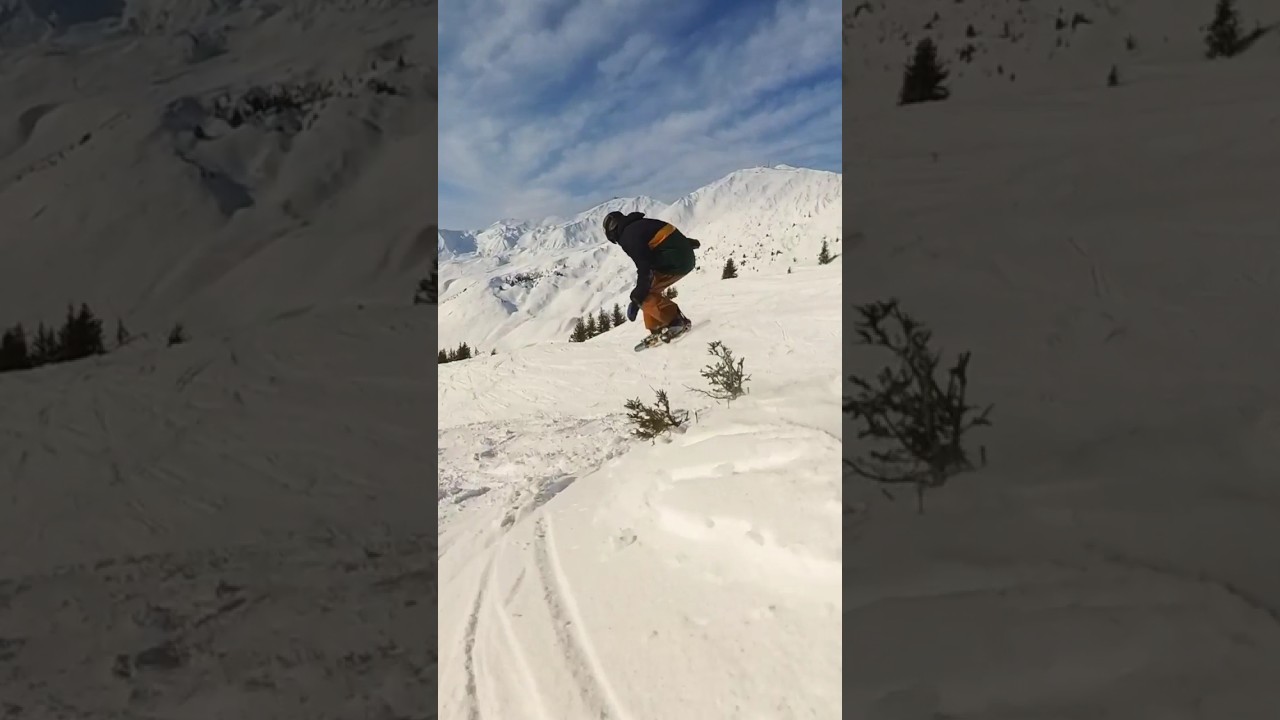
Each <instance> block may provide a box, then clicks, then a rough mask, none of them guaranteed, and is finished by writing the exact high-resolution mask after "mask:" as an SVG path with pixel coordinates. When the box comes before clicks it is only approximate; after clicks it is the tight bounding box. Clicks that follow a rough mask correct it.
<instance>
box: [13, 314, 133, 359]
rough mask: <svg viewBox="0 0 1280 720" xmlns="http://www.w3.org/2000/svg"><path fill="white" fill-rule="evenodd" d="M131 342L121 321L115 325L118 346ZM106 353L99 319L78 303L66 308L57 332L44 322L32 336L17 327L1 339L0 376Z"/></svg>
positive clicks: (24, 329) (22, 328)
mask: <svg viewBox="0 0 1280 720" xmlns="http://www.w3.org/2000/svg"><path fill="white" fill-rule="evenodd" d="M129 340H130V335H129V331H128V330H126V329H125V327H124V322H123V321H119V320H118V321H117V322H116V342H117V346H123V345H125V344H127V343H128V342H129ZM106 352H107V347H106V341H105V340H104V333H103V327H102V320H101V319H99V318H98V317H97V316H96V315H95V314H94V313H93V311H92V310H90V309H89V306H88V305H86V304H84V303H81V305H80V308H79V309H78V310H77V309H75V308H74V307H70V306H68V307H67V314H66V317H65V318H64V319H63V321H62V326H61V327H59V328H58V329H57V330H56V331H55V330H54V329H53V328H52V327H50V326H48V325H45V324H44V323H43V322H42V323H39V324H38V325H37V326H36V329H35V332H33V333H28V331H27V328H26V327H25V326H24V325H23V324H22V323H18V324H16V325H14V326H12V327H10V328H9V329H8V330H5V331H4V333H3V335H2V336H0V372H12V371H16V370H30V369H33V368H38V367H41V366H44V365H54V364H58V363H66V362H74V361H76V360H81V359H83V358H87V357H92V356H94V355H103V354H105V353H106Z"/></svg>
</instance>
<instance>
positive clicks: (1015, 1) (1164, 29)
mask: <svg viewBox="0 0 1280 720" xmlns="http://www.w3.org/2000/svg"><path fill="white" fill-rule="evenodd" d="M1215 4H1216V0H1058V1H1057V2H1052V3H1043V2H1025V1H1022V0H963V2H958V1H957V0H913V1H912V2H893V1H892V0H865V1H864V0H856V1H851V2H846V3H845V4H844V7H845V21H844V22H845V63H844V68H845V73H846V75H845V80H846V86H845V87H846V89H847V90H848V91H847V92H846V93H845V108H846V112H850V113H854V114H862V113H871V114H873V115H878V114H879V113H880V112H882V111H883V110H884V109H886V108H889V107H892V106H893V105H894V103H895V102H896V101H897V92H898V88H899V86H900V84H901V82H902V70H903V67H904V66H905V65H906V64H907V63H908V62H909V61H910V59H911V56H912V53H913V50H914V48H915V44H916V42H918V41H919V40H920V39H922V38H924V37H929V38H932V39H933V40H934V42H935V43H936V44H937V45H938V48H939V55H940V57H941V59H943V60H945V61H946V62H947V63H948V65H949V66H950V69H951V77H950V80H949V84H950V86H951V89H952V92H953V101H956V100H960V101H969V100H975V101H991V102H1010V101H1013V100H1012V99H1013V98H1017V97H1026V96H1027V95H1029V94H1034V93H1052V92H1058V91H1063V90H1071V89H1094V88H1100V87H1103V86H1104V85H1105V82H1106V77H1107V73H1108V71H1109V69H1110V68H1111V66H1113V65H1115V66H1117V68H1118V70H1119V72H1120V74H1121V77H1123V78H1138V77H1143V76H1147V75H1152V74H1155V75H1161V74H1166V73H1168V72H1170V71H1171V70H1172V69H1173V68H1177V67H1179V66H1188V65H1196V64H1199V63H1201V62H1203V60H1204V40H1203V37H1204V31H1203V27H1204V26H1205V25H1206V24H1208V23H1209V21H1210V20H1212V19H1213V13H1214V5H1215ZM1235 4H1236V6H1237V7H1238V8H1239V10H1240V13H1241V20H1242V23H1241V25H1242V26H1241V30H1242V31H1243V32H1245V33H1250V32H1252V31H1254V30H1255V28H1259V27H1260V28H1262V29H1264V30H1265V29H1266V28H1268V27H1272V25H1273V24H1274V23H1280V5H1277V4H1276V3H1275V1H1274V0H1237V2H1236V3H1235ZM971 29H972V30H971ZM1244 57H1245V58H1253V59H1257V60H1259V61H1261V62H1268V63H1274V62H1276V60H1277V59H1280V36H1278V34H1277V33H1276V32H1270V33H1267V34H1265V35H1264V36H1263V37H1262V38H1260V39H1259V41H1258V42H1257V44H1256V46H1255V47H1254V48H1253V49H1252V50H1250V52H1249V53H1248V54H1247V55H1245V56H1244ZM881 121H882V122H883V121H884V120H883V119H882V120H881ZM858 137H859V136H857V135H851V136H850V138H851V139H854V140H857V139H858Z"/></svg>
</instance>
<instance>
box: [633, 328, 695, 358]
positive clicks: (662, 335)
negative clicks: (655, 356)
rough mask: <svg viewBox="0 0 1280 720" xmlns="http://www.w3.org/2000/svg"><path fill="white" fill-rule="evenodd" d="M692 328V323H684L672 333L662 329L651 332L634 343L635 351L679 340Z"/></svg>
mask: <svg viewBox="0 0 1280 720" xmlns="http://www.w3.org/2000/svg"><path fill="white" fill-rule="evenodd" d="M692 329H693V325H692V324H689V325H686V326H685V328H684V329H683V330H680V331H678V332H676V333H674V334H673V333H669V332H667V331H665V330H664V331H661V332H656V333H653V334H652V335H648V336H646V337H645V339H643V340H641V341H640V342H638V343H636V352H640V351H641V350H648V349H649V348H655V347H658V346H659V345H670V344H671V343H673V342H675V341H677V340H679V339H680V338H682V337H684V336H685V335H688V334H689V331H690V330H692Z"/></svg>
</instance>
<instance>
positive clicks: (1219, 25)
mask: <svg viewBox="0 0 1280 720" xmlns="http://www.w3.org/2000/svg"><path fill="white" fill-rule="evenodd" d="M1204 42H1205V46H1206V47H1205V55H1206V56H1207V57H1208V58H1209V59H1214V58H1229V57H1232V56H1234V55H1235V54H1236V53H1237V52H1239V51H1240V13H1239V12H1238V11H1237V10H1236V3H1235V0H1218V3H1217V5H1216V6H1215V7H1214V13H1213V22H1211V23H1209V25H1208V26H1207V27H1206V28H1205V37H1204Z"/></svg>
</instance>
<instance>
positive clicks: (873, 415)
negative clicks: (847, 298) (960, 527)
mask: <svg viewBox="0 0 1280 720" xmlns="http://www.w3.org/2000/svg"><path fill="white" fill-rule="evenodd" d="M857 310H858V314H859V315H860V316H861V317H860V319H859V321H858V323H857V324H856V326H855V327H856V331H857V334H858V338H859V341H860V342H859V344H861V345H869V346H873V347H879V348H883V349H886V350H888V351H890V352H891V353H892V354H893V355H894V357H895V359H896V364H895V366H892V367H884V368H882V369H881V370H880V372H879V373H878V374H877V375H876V377H875V380H874V382H873V381H871V380H867V379H864V378H861V377H857V376H850V378H849V380H850V382H852V383H853V385H854V386H855V387H856V388H857V392H856V393H855V394H854V395H853V396H852V397H846V398H845V402H844V411H845V412H846V413H847V414H850V415H852V416H853V418H854V419H855V420H858V421H861V423H862V424H863V425H864V427H863V428H861V429H860V430H859V431H858V439H859V440H864V439H871V440H873V441H876V442H877V443H886V444H887V445H888V449H873V450H871V451H869V452H868V453H867V454H866V455H864V456H862V457H859V458H857V459H855V460H848V461H846V462H847V464H848V465H849V467H850V469H851V470H852V471H853V472H854V473H855V474H857V475H860V476H862V477H865V478H868V479H870V480H873V481H875V482H879V483H884V484H886V485H894V484H910V485H914V486H915V490H916V505H917V510H918V511H919V512H920V513H923V512H924V494H925V491H926V490H927V489H929V488H936V487H941V486H942V485H944V484H946V482H947V481H948V480H949V479H951V478H952V477H953V476H955V475H958V474H960V473H963V472H968V471H972V470H974V469H976V468H977V467H979V466H980V465H985V464H986V449H985V448H981V449H980V455H981V460H980V464H979V465H975V464H974V463H973V462H972V461H971V460H970V458H969V454H968V451H967V450H966V449H965V447H964V441H965V437H966V434H967V433H968V432H969V431H970V430H972V429H973V428H975V427H980V426H987V425H990V424H991V423H990V421H989V419H988V417H989V415H990V413H991V409H992V406H990V405H988V406H987V407H986V408H984V409H982V410H981V412H977V413H976V414H975V412H974V411H975V410H977V408H976V407H975V406H973V405H969V404H968V403H967V402H966V400H965V393H966V390H967V387H968V375H967V373H968V368H969V357H970V355H969V353H968V352H964V353H961V354H960V355H959V357H958V358H957V360H956V363H955V365H953V366H952V367H951V369H950V370H949V371H948V372H947V374H946V379H945V384H943V382H940V381H939V378H938V377H936V371H937V369H938V364H939V360H940V359H941V354H940V353H938V352H937V351H935V350H933V349H931V348H930V347H929V341H930V340H931V339H932V335H933V334H932V332H931V331H929V330H928V329H926V328H925V327H924V326H923V325H922V324H920V323H919V322H918V321H916V320H915V319H913V318H912V317H911V316H910V315H907V314H906V313H904V312H903V311H902V310H901V309H900V308H899V307H898V302H897V301H896V300H889V301H887V302H876V303H870V304H866V305H861V306H858V308H857ZM886 494H888V493H887V490H886ZM890 497H892V496H891V495H890Z"/></svg>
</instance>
